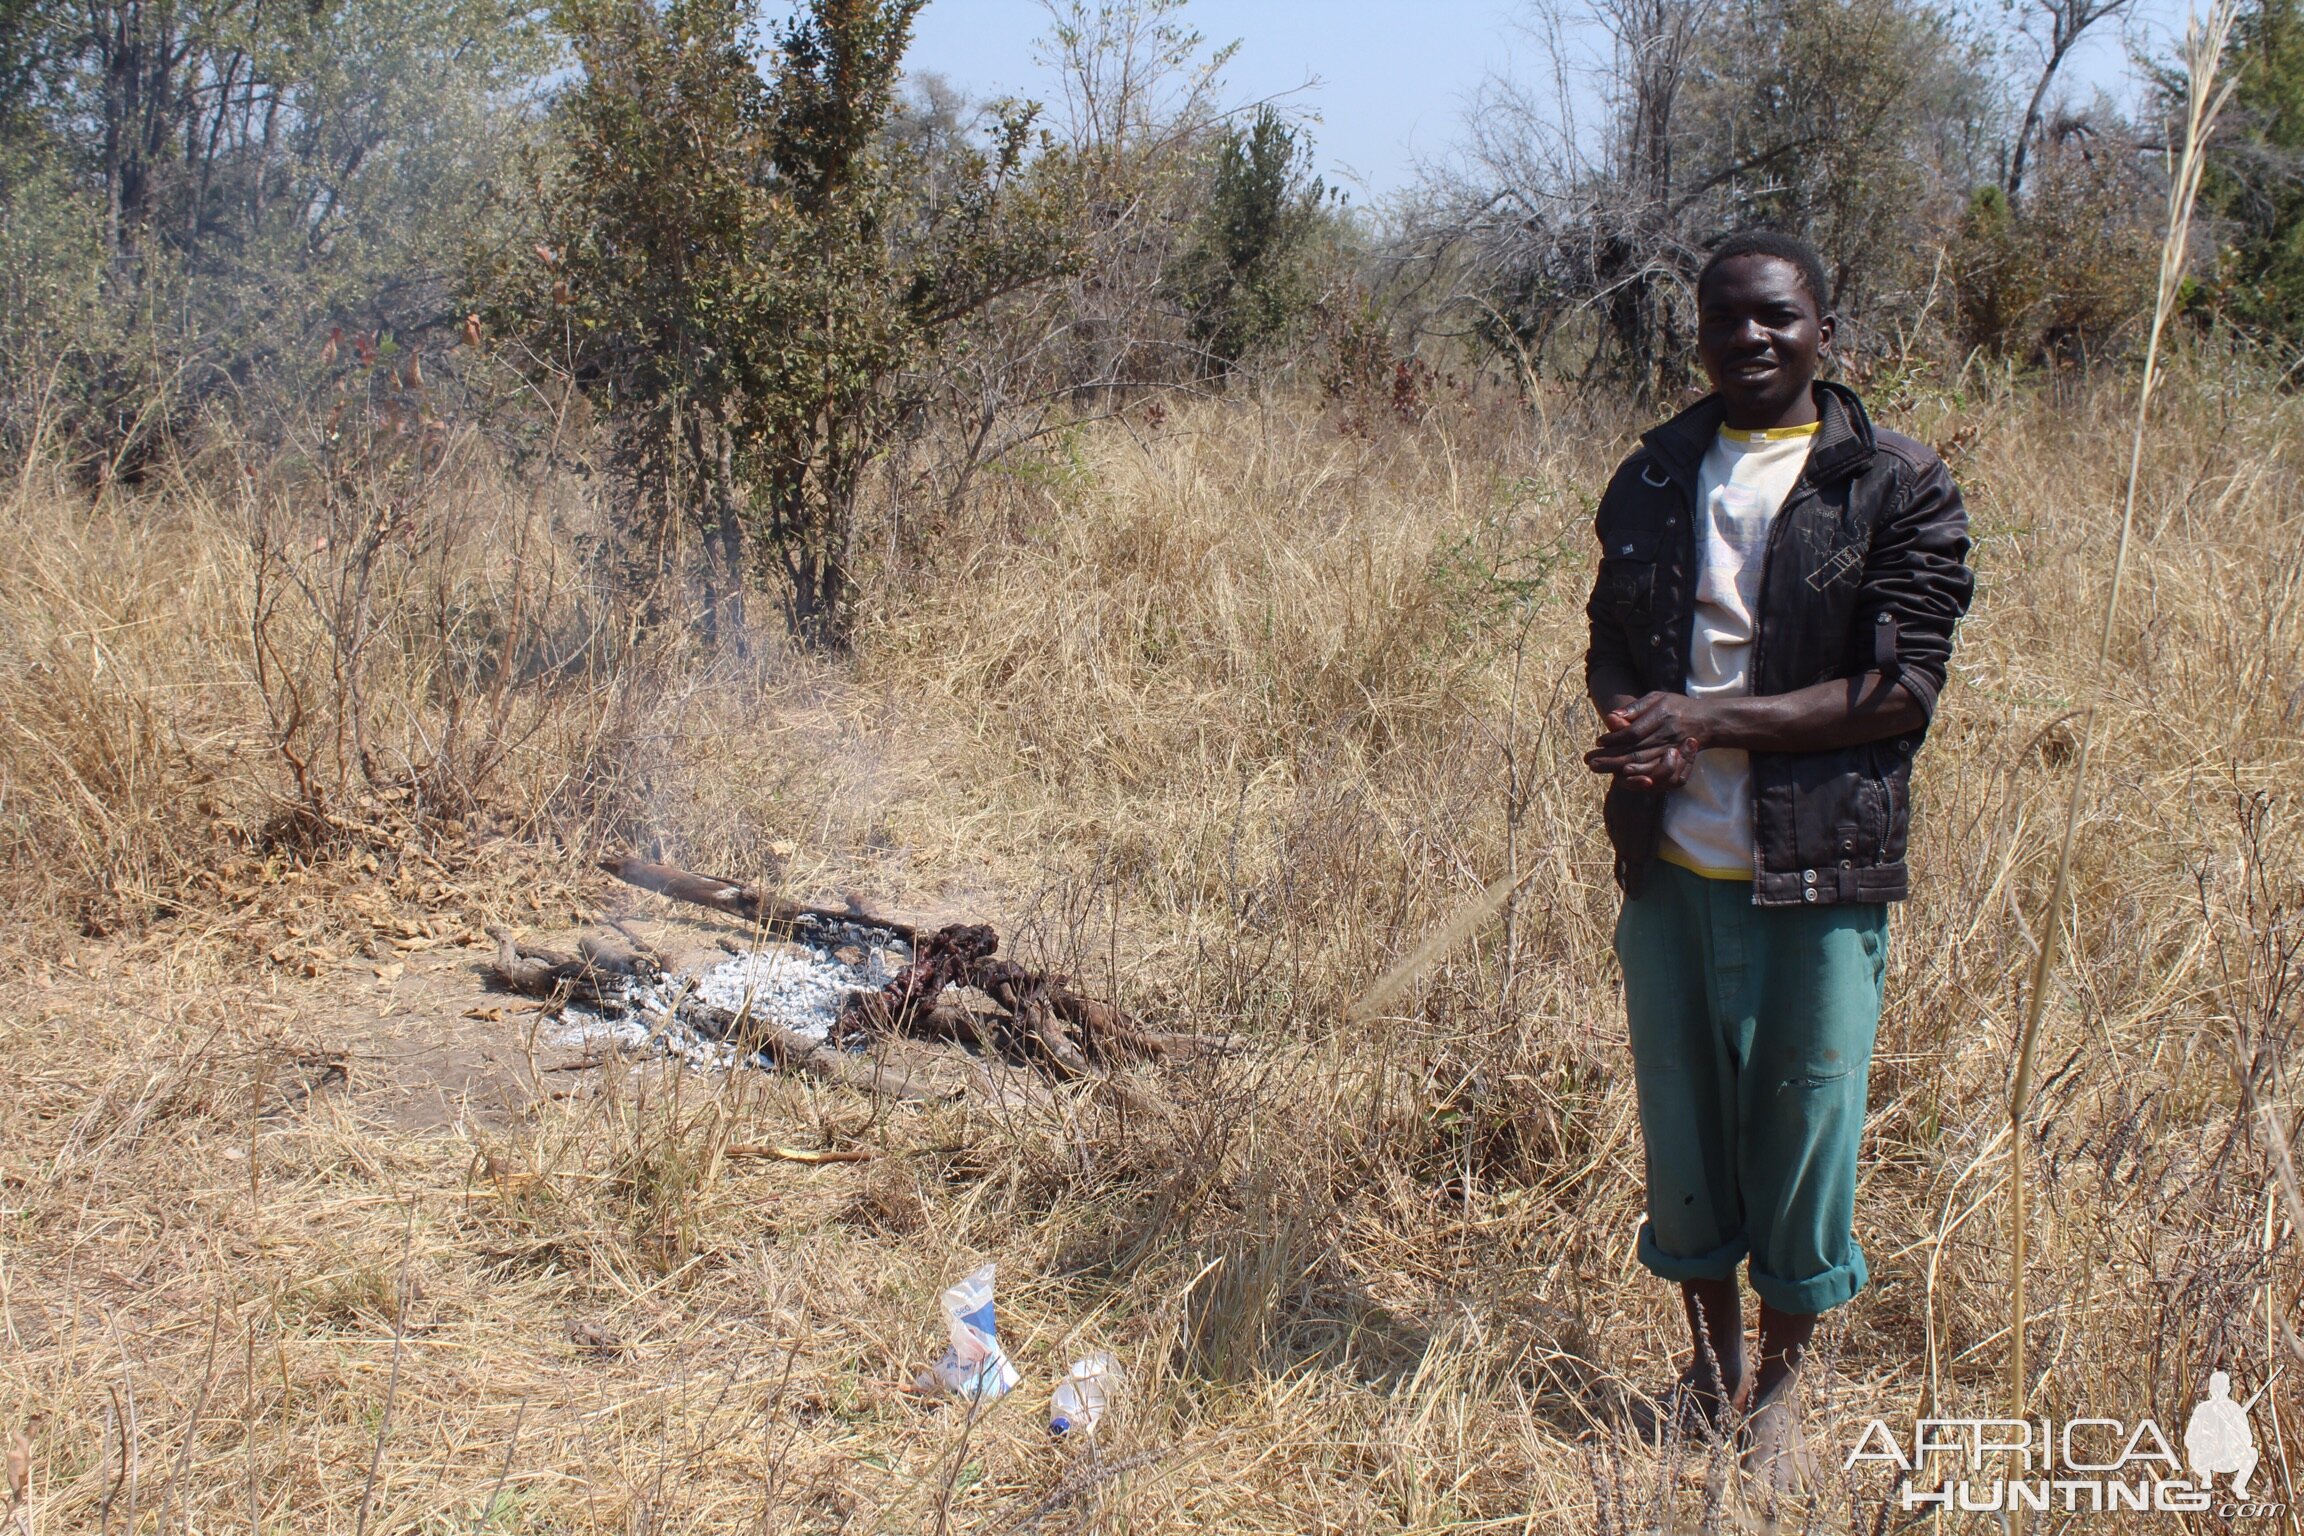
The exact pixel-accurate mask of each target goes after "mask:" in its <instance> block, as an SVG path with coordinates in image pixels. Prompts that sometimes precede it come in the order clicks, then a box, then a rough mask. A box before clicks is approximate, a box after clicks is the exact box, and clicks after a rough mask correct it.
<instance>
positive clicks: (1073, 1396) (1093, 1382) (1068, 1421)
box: [1048, 1355, 1120, 1435]
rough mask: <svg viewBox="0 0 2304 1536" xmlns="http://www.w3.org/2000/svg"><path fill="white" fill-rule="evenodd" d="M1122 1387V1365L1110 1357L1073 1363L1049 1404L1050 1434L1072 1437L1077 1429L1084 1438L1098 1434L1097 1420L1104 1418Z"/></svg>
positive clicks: (1096, 1357) (1093, 1357) (1092, 1357)
mask: <svg viewBox="0 0 2304 1536" xmlns="http://www.w3.org/2000/svg"><path fill="white" fill-rule="evenodd" d="M1119 1387H1120V1362H1119V1361H1117V1360H1115V1359H1113V1358H1112V1357H1111V1356H1110V1355H1090V1356H1089V1357H1088V1358H1087V1359H1085V1360H1075V1361H1073V1362H1072V1369H1071V1370H1069V1371H1066V1372H1065V1373H1064V1379H1063V1380H1062V1381H1059V1382H1058V1383H1056V1393H1055V1396H1054V1397H1053V1398H1052V1399H1051V1400H1050V1401H1049V1404H1048V1433H1050V1434H1052V1435H1063V1434H1070V1433H1071V1432H1072V1431H1073V1430H1075V1429H1077V1430H1079V1431H1080V1432H1081V1433H1082V1434H1084V1435H1092V1434H1094V1433H1095V1432H1096V1421H1097V1420H1098V1419H1100V1418H1102V1417H1104V1410H1105V1408H1106V1407H1107V1406H1109V1405H1110V1403H1111V1401H1112V1395H1113V1394H1114V1393H1115V1392H1117V1391H1118V1390H1119Z"/></svg>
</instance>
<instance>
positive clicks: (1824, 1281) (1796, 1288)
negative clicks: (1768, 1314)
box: [1642, 1231, 1872, 1313]
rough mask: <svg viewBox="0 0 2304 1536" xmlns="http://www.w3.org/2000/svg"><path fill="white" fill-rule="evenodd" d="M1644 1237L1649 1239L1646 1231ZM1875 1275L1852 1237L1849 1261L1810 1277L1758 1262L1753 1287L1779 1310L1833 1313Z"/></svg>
mask: <svg viewBox="0 0 2304 1536" xmlns="http://www.w3.org/2000/svg"><path fill="white" fill-rule="evenodd" d="M1642 1236H1643V1238H1645V1236H1646V1233H1645V1231H1643V1233H1642ZM1643 1257H1645V1255H1643ZM1649 1267H1650V1268H1654V1267H1655V1266H1653V1265H1651V1266H1649ZM1871 1278H1872V1275H1871V1272H1870V1271H1869V1270H1867V1269H1866V1268H1865V1267H1864V1250H1863V1249H1862V1248H1860V1247H1858V1246H1857V1245H1856V1240H1855V1239H1854V1238H1850V1239H1849V1240H1848V1259H1847V1262H1846V1263H1843V1264H1835V1265H1834V1266H1832V1268H1830V1269H1828V1270H1826V1271H1824V1273H1822V1274H1820V1275H1815V1276H1811V1277H1810V1278H1809V1279H1806V1280H1779V1279H1777V1278H1776V1277H1775V1276H1774V1275H1771V1274H1766V1273H1764V1272H1762V1270H1761V1268H1760V1266H1759V1265H1758V1264H1754V1265H1753V1266H1752V1289H1753V1290H1754V1291H1755V1292H1756V1293H1757V1294H1758V1295H1759V1297H1760V1299H1761V1300H1762V1301H1764V1302H1766V1303H1768V1305H1770V1306H1772V1307H1774V1308H1775V1309H1776V1310H1777V1311H1779V1312H1801V1313H1811V1312H1829V1311H1831V1310H1832V1309H1833V1308H1834V1307H1839V1306H1845V1305H1847V1304H1848V1301H1849V1300H1850V1298H1852V1297H1853V1296H1855V1294H1856V1293H1857V1292H1858V1291H1860V1290H1862V1289H1864V1283H1865V1282H1866V1281H1867V1280H1870V1279H1871Z"/></svg>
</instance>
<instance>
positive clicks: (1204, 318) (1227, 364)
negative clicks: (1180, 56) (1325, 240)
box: [1175, 106, 1327, 368]
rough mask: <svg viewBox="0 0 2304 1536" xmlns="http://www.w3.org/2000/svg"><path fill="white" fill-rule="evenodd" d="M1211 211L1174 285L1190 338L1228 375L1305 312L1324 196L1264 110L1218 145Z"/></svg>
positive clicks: (1295, 140) (1206, 209)
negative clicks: (1188, 323) (1186, 315)
mask: <svg viewBox="0 0 2304 1536" xmlns="http://www.w3.org/2000/svg"><path fill="white" fill-rule="evenodd" d="M1213 160H1214V165H1213V169H1212V174H1211V176H1210V178H1209V184H1208V192H1207V202H1206V204H1205V205H1204V206H1203V208H1202V209H1201V211H1200V215H1199V221H1198V222H1199V228H1198V231H1197V238H1196V239H1195V241H1194V243H1193V244H1192V246H1191V247H1190V248H1189V249H1188V250H1187V251H1186V252H1185V254H1184V257H1183V259H1182V261H1181V262H1180V263H1179V268H1180V270H1179V271H1178V273H1177V274H1176V278H1175V286H1176V291H1177V294H1178V297H1179V298H1180V299H1181V300H1182V302H1183V304H1184V306H1185V309H1186V312H1187V313H1188V314H1189V316H1190V317H1191V318H1190V326H1191V334H1192V339H1193V341H1194V342H1195V343H1197V344H1198V345H1199V346H1200V347H1201V348H1202V350H1203V351H1205V352H1206V354H1207V355H1208V356H1209V357H1210V358H1211V359H1213V360H1214V361H1215V362H1216V363H1218V364H1219V365H1220V366H1222V367H1224V368H1231V367H1233V366H1235V365H1237V364H1238V363H1239V362H1240V360H1241V359H1242V358H1244V357H1246V356H1248V355H1249V354H1250V353H1251V352H1254V351H1255V350H1257V349H1258V348H1260V347H1262V346H1265V345H1267V344H1268V343H1270V342H1272V341H1274V340H1276V339H1277V338H1279V337H1280V336H1281V335H1282V334H1284V333H1285V332H1286V331H1287V330H1288V328H1289V327H1290V326H1292V325H1293V324H1295V322H1296V321H1297V319H1298V318H1299V317H1300V316H1301V315H1302V314H1303V313H1304V311H1305V310H1306V309H1307V308H1309V306H1310V305H1311V302H1312V300H1313V298H1314V297H1315V295H1314V292H1313V280H1312V273H1311V269H1310V264H1309V261H1308V257H1309V255H1310V251H1311V247H1312V245H1313V241H1314V237H1315V235H1316V234H1317V233H1318V231H1319V227H1320V215H1321V204H1322V201H1323V199H1324V198H1325V197H1326V195H1327V189H1326V188H1325V187H1324V186H1323V185H1322V184H1321V181H1320V178H1319V177H1317V176H1314V175H1313V174H1312V173H1311V165H1312V146H1311V144H1310V143H1309V142H1308V141H1307V140H1306V139H1305V137H1304V136H1303V135H1302V134H1301V133H1300V132H1299V131H1298V130H1297V129H1296V128H1294V127H1293V126H1291V125H1290V124H1289V123H1288V122H1287V120H1286V119H1284V118H1282V117H1281V116H1280V114H1279V113H1278V112H1276V111H1274V110H1273V109H1272V108H1271V107H1269V106H1265V107H1260V108H1258V109H1257V112H1256V116H1255V118H1254V119H1253V120H1252V121H1251V122H1250V123H1249V124H1248V125H1247V126H1246V127H1245V128H1242V127H1238V126H1227V127H1225V128H1223V129H1220V130H1219V131H1218V132H1217V134H1216V138H1215V154H1214V156H1213Z"/></svg>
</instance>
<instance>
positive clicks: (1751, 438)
mask: <svg viewBox="0 0 2304 1536" xmlns="http://www.w3.org/2000/svg"><path fill="white" fill-rule="evenodd" d="M1823 425H1824V423H1823V422H1822V421H1812V422H1809V423H1808V424H1807V425H1806V426H1804V427H1762V428H1761V429H1760V430H1759V431H1757V432H1746V431H1743V430H1741V429H1740V428H1736V427H1722V428H1721V429H1720V435H1721V436H1722V437H1724V438H1726V439H1728V441H1730V442H1732V443H1744V444H1747V445H1750V444H1754V443H1788V442H1790V441H1791V440H1792V439H1793V438H1796V437H1814V436H1815V435H1816V429H1817V428H1818V427H1821V426H1823Z"/></svg>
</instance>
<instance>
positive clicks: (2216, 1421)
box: [2184, 1371, 2264, 1499]
mask: <svg viewBox="0 0 2304 1536" xmlns="http://www.w3.org/2000/svg"><path fill="white" fill-rule="evenodd" d="M2263 1395H2264V1394H2263V1393H2262V1392H2258V1393H2257V1394H2256V1397H2262V1396H2263ZM2256 1397H2251V1398H2250V1399H2248V1401H2246V1402H2245V1403H2236V1402H2234V1401H2232V1378H2231V1377H2230V1376H2229V1375H2227V1374H2225V1373H2224V1372H2222V1371H2218V1372H2216V1373H2215V1374H2214V1375H2212V1376H2210V1377H2209V1378H2208V1396H2207V1397H2206V1398H2204V1399H2202V1400H2201V1403H2200V1406H2199V1407H2197V1408H2194V1409H2193V1410H2192V1418H2191V1422H2189V1423H2187V1424H2186V1425H2185V1426H2184V1457H2185V1459H2186V1460H2187V1461H2189V1462H2191V1463H2192V1475H2193V1476H2194V1477H2196V1478H2198V1479H2199V1480H2200V1486H2201V1487H2203V1488H2206V1487H2208V1486H2209V1483H2210V1479H2211V1478H2213V1477H2214V1476H2216V1475H2217V1474H2219V1473H2221V1474H2223V1475H2225V1476H2227V1477H2230V1478H2231V1479H2232V1496H2233V1497H2234V1498H2237V1499H2245V1498H2246V1497H2248V1479H2249V1478H2251V1477H2254V1476H2255V1475H2256V1462H2257V1459H2258V1457H2259V1455H2260V1454H2261V1453H2260V1452H2258V1451H2257V1449H2256V1434H2255V1431H2254V1430H2252V1429H2250V1428H2249V1427H2248V1410H2249V1409H2251V1408H2253V1407H2255V1406H2256Z"/></svg>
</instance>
